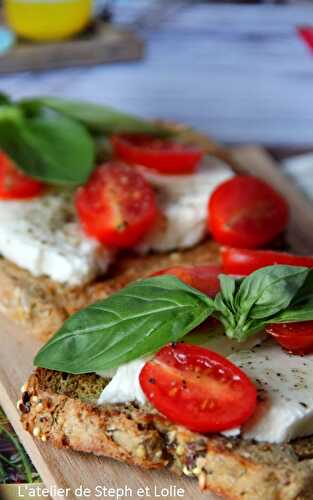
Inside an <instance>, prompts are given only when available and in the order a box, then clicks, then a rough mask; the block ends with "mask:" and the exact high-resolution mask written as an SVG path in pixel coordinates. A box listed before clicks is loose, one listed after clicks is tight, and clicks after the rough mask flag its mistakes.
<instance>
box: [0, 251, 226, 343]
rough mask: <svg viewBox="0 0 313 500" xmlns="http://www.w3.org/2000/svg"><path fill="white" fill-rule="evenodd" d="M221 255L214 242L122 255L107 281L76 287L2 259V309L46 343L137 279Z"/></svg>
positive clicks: (199, 262) (0, 303) (0, 266)
mask: <svg viewBox="0 0 313 500" xmlns="http://www.w3.org/2000/svg"><path fill="white" fill-rule="evenodd" d="M217 255H218V246H217V245H216V244H215V243H214V242H213V241H206V242H204V243H202V244H199V245H197V246H196V247H195V248H193V249H191V250H186V251H181V252H171V253H168V254H154V255H147V256H138V255H131V254H128V255H121V256H120V258H119V260H118V262H117V263H116V264H115V266H114V267H113V268H112V270H111V273H110V275H109V277H108V278H107V279H105V280H102V281H95V282H93V283H91V284H89V285H85V286H84V287H76V288H69V287H66V286H64V285H61V284H60V283H56V282H54V281H52V280H50V279H49V278H37V277H34V276H32V275H31V274H30V273H29V272H28V271H26V270H24V269H21V268H20V267H17V266H16V265H15V264H12V263H11V262H9V261H7V260H6V259H0V283H1V285H0V310H1V312H2V313H4V314H5V315H6V316H7V317H9V318H10V319H12V320H13V321H15V322H17V323H18V324H20V325H21V326H23V327H24V329H25V330H26V331H27V332H29V333H32V334H33V335H35V336H37V337H39V338H42V339H43V340H46V339H48V338H49V337H50V336H51V335H52V334H53V333H55V332H56V331H57V330H58V329H59V328H60V327H61V325H62V324H63V323H64V321H65V320H66V318H68V317H69V316H70V315H71V314H73V313H74V312H75V311H77V310H78V309H80V308H82V307H85V306H87V305H88V304H90V303H92V302H94V301H96V300H98V299H101V298H105V297H106V296H108V295H109V294H111V293H113V292H114V291H117V290H119V289H120V288H122V287H124V286H125V285H127V284H128V283H130V282H131V281H133V280H136V279H139V278H144V277H146V276H148V275H149V274H151V273H153V272H154V271H158V270H159V269H162V268H166V267H171V266H176V265H188V264H209V263H212V262H216V260H217Z"/></svg>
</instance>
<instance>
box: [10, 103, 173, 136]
mask: <svg viewBox="0 0 313 500" xmlns="http://www.w3.org/2000/svg"><path fill="white" fill-rule="evenodd" d="M20 106H21V107H22V108H24V109H25V111H27V112H29V111H33V112H37V111H38V108H40V107H42V108H48V109H52V110H54V111H57V112H58V113H61V114H63V115H65V116H68V117H69V118H72V119H73V120H77V121H79V122H81V123H82V124H83V125H84V126H85V127H87V128H88V129H89V130H91V131H92V132H101V133H106V134H120V133H135V134H151V135H157V136H163V135H170V134H171V132H170V131H169V129H167V128H165V126H161V125H157V124H153V123H151V122H148V121H145V120H141V119H140V118H137V117H135V116H133V115H129V114H126V113H122V112H120V111H116V110H115V109H113V108H111V107H109V106H103V105H99V104H95V103H92V102H86V101H72V100H68V99H61V98H58V97H39V98H36V99H24V100H23V101H21V102H20Z"/></svg>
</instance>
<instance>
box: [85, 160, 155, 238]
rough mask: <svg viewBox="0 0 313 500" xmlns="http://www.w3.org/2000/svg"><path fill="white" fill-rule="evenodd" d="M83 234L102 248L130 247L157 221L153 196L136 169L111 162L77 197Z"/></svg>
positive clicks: (97, 170) (96, 171)
mask: <svg viewBox="0 0 313 500" xmlns="http://www.w3.org/2000/svg"><path fill="white" fill-rule="evenodd" d="M76 209H77V213H78V216H79V219H80V222H81V224H82V226H83V228H84V229H85V231H86V233H87V234H89V235H90V236H92V237H94V238H96V239H97V240H99V241H101V242H102V243H104V244H107V245H112V246H114V247H130V246H132V245H134V244H135V243H137V242H138V241H139V240H140V239H141V237H142V236H143V235H144V234H145V233H146V232H147V231H148V230H149V229H150V228H151V225H152V224H153V223H154V221H155V220H156V217H157V205H156V199H155V193H154V191H153V189H152V187H151V186H150V185H149V184H148V183H147V181H146V180H145V179H144V178H143V177H142V175H140V174H139V173H138V172H137V171H136V170H135V169H133V168H132V167H129V166H128V165H124V164H121V163H114V162H110V163H107V164H105V165H102V166H100V167H98V168H97V169H96V170H95V171H94V172H93V174H92V175H91V177H90V179H89V181H88V182H87V184H86V185H85V186H83V187H81V188H79V189H78V191H77V193H76Z"/></svg>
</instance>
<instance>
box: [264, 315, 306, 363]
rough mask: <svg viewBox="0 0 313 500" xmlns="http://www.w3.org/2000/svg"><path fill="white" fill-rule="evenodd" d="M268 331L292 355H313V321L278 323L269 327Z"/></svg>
mask: <svg viewBox="0 0 313 500" xmlns="http://www.w3.org/2000/svg"><path fill="white" fill-rule="evenodd" d="M266 331H267V333H269V334H270V335H271V336H272V337H274V338H275V340H276V341H277V342H278V343H279V344H280V345H281V346H282V347H283V348H284V349H286V350H287V351H288V352H290V353H291V354H297V355H303V354H311V353H313V321H299V322H295V323H276V324H275V325H274V324H272V325H268V326H267V328H266Z"/></svg>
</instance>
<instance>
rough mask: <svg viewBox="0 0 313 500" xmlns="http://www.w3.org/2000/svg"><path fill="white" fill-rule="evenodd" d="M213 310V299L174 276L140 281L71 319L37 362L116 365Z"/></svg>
mask: <svg viewBox="0 0 313 500" xmlns="http://www.w3.org/2000/svg"><path fill="white" fill-rule="evenodd" d="M212 311H213V301H212V300H211V299H210V298H209V297H207V296H206V295H204V294H202V293H201V292H199V291H197V290H195V289H193V288H191V287H189V286H187V285H185V284H184V283H182V282H181V281H180V280H178V279H177V278H175V277H173V276H161V277H155V278H150V279H147V280H143V281H138V282H135V283H132V284H130V285H128V286H127V287H126V288H124V289H122V290H120V291H119V292H117V293H115V294H113V295H111V296H110V297H108V298H106V299H104V300H101V301H98V302H96V303H95V304H92V305H91V306H89V307H87V308H86V309H83V310H81V311H79V312H78V313H76V314H74V315H73V316H72V317H71V318H69V319H68V320H67V321H66V322H65V323H64V325H63V326H62V328H61V329H60V330H59V331H58V332H57V333H56V334H55V335H54V337H53V338H52V339H51V340H50V341H49V342H48V343H47V344H46V345H45V346H44V347H43V348H42V349H41V350H40V351H39V353H38V354H37V356H36V358H35V361H34V364H35V365H36V366H40V367H43V368H49V369H52V370H59V371H64V372H67V373H76V374H79V373H89V372H96V371H104V370H106V369H109V368H115V367H117V366H119V365H121V364H123V363H127V362H128V361H131V360H133V359H136V358H140V357H142V356H145V355H147V354H150V353H153V352H155V351H157V350H158V349H160V348H161V347H162V346H164V345H166V344H168V343H169V342H176V341H178V340H180V339H181V338H183V337H184V335H186V334H187V333H188V332H190V331H191V330H192V329H193V328H195V327H196V326H198V325H199V324H200V323H202V322H203V321H204V320H205V319H206V318H207V317H208V316H209V315H210V314H211V313H212Z"/></svg>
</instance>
